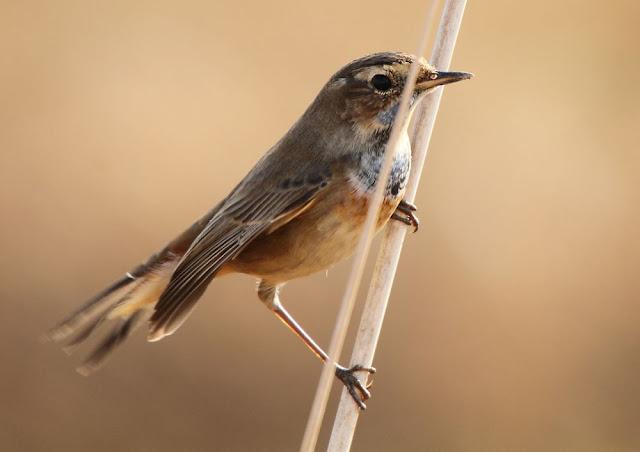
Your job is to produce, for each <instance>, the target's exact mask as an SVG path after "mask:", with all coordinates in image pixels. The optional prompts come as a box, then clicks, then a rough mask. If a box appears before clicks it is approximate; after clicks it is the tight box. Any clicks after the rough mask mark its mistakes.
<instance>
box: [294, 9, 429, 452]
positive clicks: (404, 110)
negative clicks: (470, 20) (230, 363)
mask: <svg viewBox="0 0 640 452" xmlns="http://www.w3.org/2000/svg"><path fill="white" fill-rule="evenodd" d="M431 16H432V9H431V8H430V9H429V13H428V14H427V17H426V20H425V23H424V26H423V30H422V36H421V40H420V45H419V48H418V52H417V55H424V53H425V50H426V47H427V40H428V37H429V25H430V23H431ZM418 69H419V61H417V60H416V61H414V62H413V63H412V65H411V68H410V69H409V75H408V77H407V82H406V83H405V86H404V90H403V92H402V97H401V99H400V106H399V108H398V113H397V114H396V119H395V121H394V124H393V127H392V128H391V134H390V136H389V141H388V143H387V147H386V151H385V159H384V162H383V164H382V168H381V169H380V174H379V176H378V180H377V182H376V186H375V190H374V194H373V197H372V200H371V202H370V204H369V210H368V212H367V218H366V220H365V224H364V227H363V232H362V235H361V237H360V241H359V242H358V247H357V249H356V253H355V257H354V262H353V267H352V269H351V274H350V276H349V280H348V283H347V288H346V290H345V293H344V296H343V298H342V303H341V305H340V310H339V311H338V316H337V318H336V323H335V327H334V330H333V335H332V337H331V342H330V345H329V349H328V355H329V357H330V359H329V360H327V361H326V363H325V365H324V366H323V369H322V373H321V374H320V381H319V382H318V387H317V389H316V394H315V398H314V401H313V405H312V406H311V411H310V413H309V419H308V421H307V427H306V429H305V433H304V437H303V439H302V444H301V446H300V450H301V451H303V452H310V451H313V450H314V449H315V447H316V443H317V441H318V436H319V434H320V428H321V427H322V420H323V417H324V413H325V410H326V407H327V401H328V400H329V394H330V392H331V383H332V381H333V374H334V368H333V363H334V362H338V360H339V357H340V353H341V351H342V347H343V345H344V340H345V337H346V335H347V330H348V327H349V320H350V319H351V314H352V312H353V307H354V304H355V300H356V296H357V294H358V289H359V288H360V283H361V281H362V275H363V273H364V267H365V264H366V260H367V256H368V255H369V250H370V248H371V242H372V240H373V236H374V234H375V226H376V222H377V218H378V212H379V211H380V206H381V205H382V201H383V197H384V190H385V188H386V186H387V181H388V180H389V175H390V173H391V166H392V164H393V157H394V155H395V152H396V148H397V145H398V141H399V139H400V137H401V135H402V133H403V132H404V130H405V129H406V127H407V116H408V113H409V99H410V97H411V95H412V94H413V89H414V87H415V82H416V78H417V75H418ZM354 406H355V404H354Z"/></svg>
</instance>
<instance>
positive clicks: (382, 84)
mask: <svg viewBox="0 0 640 452" xmlns="http://www.w3.org/2000/svg"><path fill="white" fill-rule="evenodd" d="M371 84H372V85H373V87H374V88H375V89H377V90H378V91H387V90H388V89H389V88H391V85H392V83H391V79H390V78H389V77H387V76H386V75H382V74H376V75H374V76H373V77H372V78H371Z"/></svg>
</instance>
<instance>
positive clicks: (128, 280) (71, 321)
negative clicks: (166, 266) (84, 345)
mask: <svg viewBox="0 0 640 452" xmlns="http://www.w3.org/2000/svg"><path fill="white" fill-rule="evenodd" d="M136 281H137V278H136V277H134V276H133V274H131V273H127V274H126V275H125V276H124V277H122V278H121V279H119V280H118V281H116V282H115V283H113V284H112V285H110V286H109V287H107V288H106V289H104V290H103V291H102V292H100V293H99V294H97V295H96V296H95V297H93V298H92V299H90V300H89V301H87V302H86V303H85V304H84V305H82V306H81V307H80V308H79V309H78V310H76V311H74V312H73V313H71V315H69V316H68V317H67V318H66V319H64V320H63V321H62V322H60V323H59V324H58V325H56V326H55V327H53V328H52V329H51V330H49V332H48V334H47V337H48V338H49V339H50V340H52V341H54V342H62V341H64V340H65V339H67V338H69V336H71V335H73V334H75V333H76V332H77V331H78V330H80V329H81V328H83V327H84V326H85V325H86V324H92V323H95V320H96V319H97V318H100V317H102V315H104V313H105V312H107V311H109V310H110V309H111V308H113V307H114V306H115V305H116V304H117V303H119V302H120V300H122V299H123V298H124V297H126V296H127V294H128V293H129V292H131V291H132V290H133V289H134V288H135V285H137V284H135V283H136ZM132 286H133V287H132Z"/></svg>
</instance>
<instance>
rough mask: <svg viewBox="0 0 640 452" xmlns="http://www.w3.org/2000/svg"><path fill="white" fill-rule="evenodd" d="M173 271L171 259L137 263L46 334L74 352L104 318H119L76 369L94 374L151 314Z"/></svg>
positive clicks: (105, 319) (68, 351)
mask: <svg viewBox="0 0 640 452" xmlns="http://www.w3.org/2000/svg"><path fill="white" fill-rule="evenodd" d="M172 271H173V267H172V264H171V262H169V261H167V262H165V263H164V264H162V265H156V266H149V267H145V268H143V267H142V266H141V267H138V268H137V269H136V271H134V272H132V273H127V275H125V276H124V277H123V278H121V279H120V280H118V281H116V282H115V283H113V284H112V285H111V286H109V287H108V288H107V289H105V290H103V291H102V292H100V293H99V294H98V295H96V296H95V297H94V298H92V299H91V300H89V301H88V302H87V303H85V304H84V305H83V306H82V307H81V308H80V309H78V310H77V311H75V312H74V313H73V314H71V315H70V316H69V317H67V318H66V319H65V320H63V321H62V322H60V323H59V324H58V325H57V326H55V327H54V328H52V329H51V330H50V331H49V333H48V335H47V337H48V338H49V339H50V340H52V341H54V342H64V343H65V345H64V347H63V350H64V351H65V352H67V353H69V354H71V353H72V352H73V351H74V350H75V349H76V348H77V347H78V345H80V344H81V343H82V342H84V341H85V340H87V339H88V338H89V337H91V335H92V334H93V333H94V332H95V331H96V330H97V329H98V327H100V326H101V325H102V324H103V323H104V322H105V321H108V320H116V321H117V324H116V325H115V327H114V328H113V329H112V330H111V332H110V333H108V334H107V336H106V337H105V338H104V339H103V340H102V342H100V343H99V344H98V345H97V347H96V348H95V349H94V350H93V352H92V353H91V354H90V355H89V357H88V358H87V359H86V361H84V363H83V364H82V365H81V366H80V367H79V368H78V369H77V370H78V372H79V373H81V374H82V375H89V374H91V373H92V372H94V371H95V370H97V369H98V368H99V367H100V366H101V365H102V364H103V363H104V361H105V360H106V358H107V357H108V355H109V354H110V353H111V352H112V351H114V350H115V349H116V348H117V346H118V345H120V344H121V343H122V342H124V340H125V339H126V338H127V337H128V336H129V335H130V334H131V332H133V330H134V329H135V328H136V327H138V326H139V325H140V323H141V322H140V320H142V319H143V318H145V317H149V315H150V314H151V311H152V308H153V306H154V305H155V303H156V302H157V301H158V298H159V297H160V294H161V293H162V291H163V290H164V288H165V286H166V285H167V283H168V281H169V277H170V274H171V272H172ZM145 314H148V315H145Z"/></svg>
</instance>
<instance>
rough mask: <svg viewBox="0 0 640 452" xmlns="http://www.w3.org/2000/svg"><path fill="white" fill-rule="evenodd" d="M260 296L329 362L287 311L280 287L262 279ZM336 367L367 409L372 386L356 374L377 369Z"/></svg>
mask: <svg viewBox="0 0 640 452" xmlns="http://www.w3.org/2000/svg"><path fill="white" fill-rule="evenodd" d="M258 297H259V298H260V300H262V302H263V303H264V304H265V305H266V306H267V308H269V310H270V311H272V312H273V313H274V314H275V315H276V316H277V317H278V318H279V319H280V320H281V321H282V322H283V323H284V324H285V325H287V326H288V327H289V329H290V330H291V331H293V332H294V333H295V335H296V336H298V337H299V338H300V339H302V341H303V342H304V343H305V345H306V346H307V347H308V348H309V349H310V350H311V351H312V352H313V353H314V354H315V355H316V356H317V357H318V358H320V359H321V360H322V361H323V362H327V361H328V360H329V355H327V354H326V352H325V351H324V350H322V348H321V347H320V346H319V345H318V344H317V343H316V342H315V341H314V340H313V338H312V337H311V336H309V335H308V334H307V332H306V331H305V330H304V329H302V327H301V326H300V325H299V324H298V322H296V321H295V319H294V318H293V317H292V316H291V314H289V312H287V310H286V309H285V308H284V306H282V303H280V298H279V297H278V287H277V286H275V285H272V284H269V283H267V282H265V281H264V280H262V281H260V284H259V285H258ZM333 365H334V366H335V368H336V371H335V375H336V377H337V378H338V379H339V380H340V381H341V382H342V383H343V384H344V385H345V387H346V388H347V391H349V394H350V395H351V397H352V398H353V400H354V401H355V402H356V404H357V405H358V406H359V407H360V408H361V409H363V410H364V409H365V408H366V407H367V406H366V405H365V404H364V401H365V400H367V399H368V398H369V397H371V393H370V392H369V390H368V389H367V388H369V387H370V386H371V384H366V385H365V384H363V383H362V382H361V381H360V380H359V379H358V377H357V376H356V375H355V373H356V372H358V371H365V372H368V373H370V374H373V373H375V371H376V370H375V369H374V368H373V367H365V366H361V365H355V366H352V367H350V368H346V367H343V366H341V365H340V364H338V363H335V362H334V363H333Z"/></svg>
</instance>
